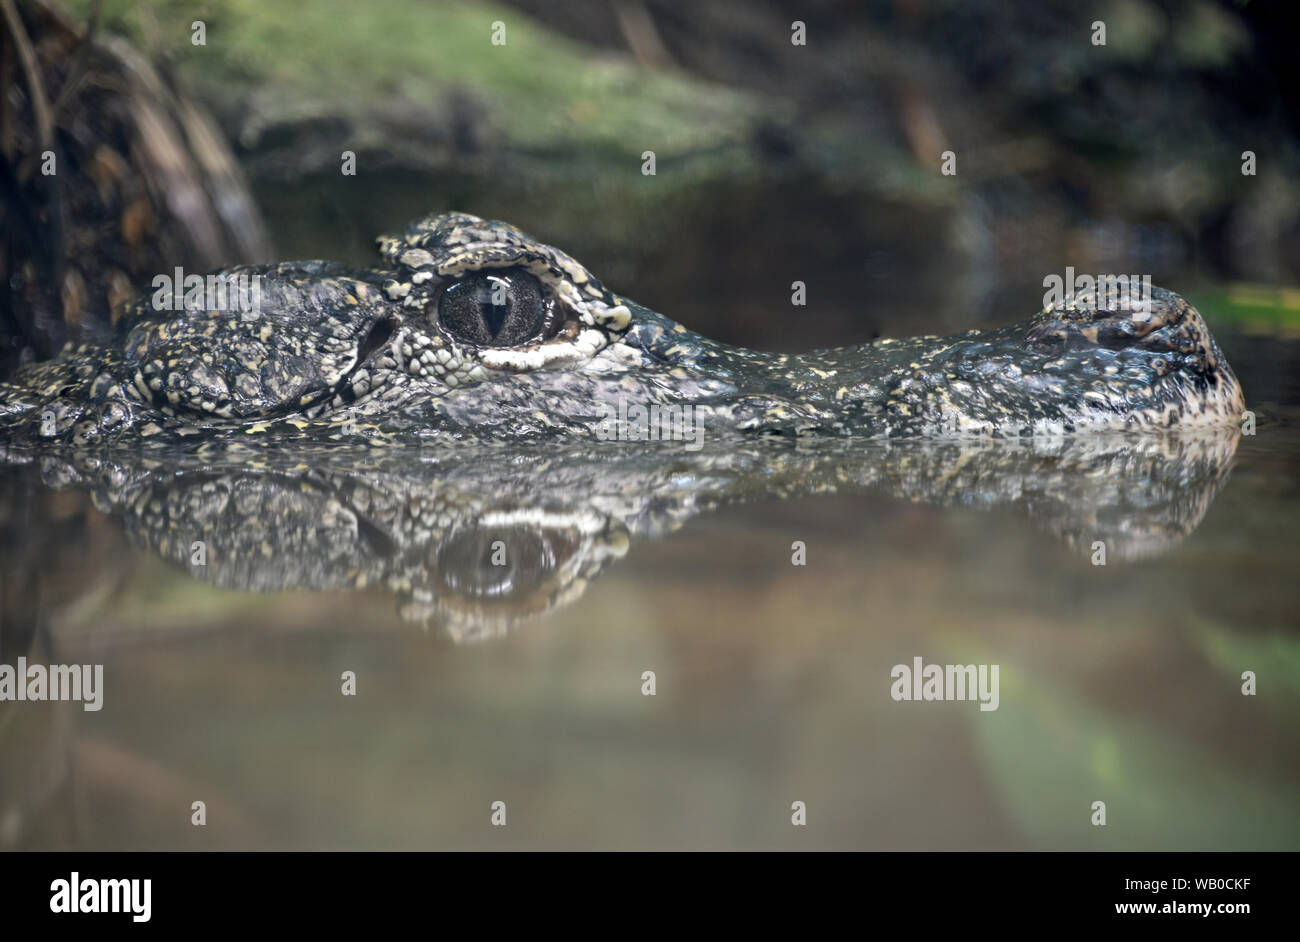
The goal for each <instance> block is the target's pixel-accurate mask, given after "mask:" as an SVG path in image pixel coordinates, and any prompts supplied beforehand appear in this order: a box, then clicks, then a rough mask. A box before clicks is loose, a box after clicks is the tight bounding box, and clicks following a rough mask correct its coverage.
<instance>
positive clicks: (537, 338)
mask: <svg viewBox="0 0 1300 942" xmlns="http://www.w3.org/2000/svg"><path fill="white" fill-rule="evenodd" d="M435 304H436V307H437V312H436V316H437V321H438V324H439V326H440V327H441V328H442V330H443V331H444V332H445V333H447V334H448V335H449V336H451V338H452V339H454V340H456V341H458V342H460V343H463V344H467V345H470V346H474V347H521V346H527V345H530V344H535V343H540V342H541V341H544V340H549V339H551V338H552V337H554V336H555V335H556V334H557V333H559V330H560V328H561V327H562V326H563V323H564V317H563V313H562V309H561V307H560V305H559V304H558V302H557V300H556V298H555V295H554V294H553V293H552V292H551V291H550V290H549V289H548V288H547V287H546V286H544V285H543V284H542V283H541V282H540V281H539V280H538V279H537V278H536V276H534V275H532V274H530V273H529V272H526V271H524V270H523V269H521V268H498V269H485V270H482V271H475V272H470V273H469V274H466V275H464V276H462V277H460V278H457V279H456V280H454V281H450V282H448V283H447V284H446V285H444V286H443V287H442V288H441V290H440V291H439V293H438V296H437V299H436V302H435Z"/></svg>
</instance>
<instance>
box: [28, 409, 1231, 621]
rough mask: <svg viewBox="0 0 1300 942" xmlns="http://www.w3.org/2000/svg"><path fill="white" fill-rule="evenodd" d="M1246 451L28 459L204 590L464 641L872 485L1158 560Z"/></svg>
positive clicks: (826, 446)
mask: <svg viewBox="0 0 1300 942" xmlns="http://www.w3.org/2000/svg"><path fill="white" fill-rule="evenodd" d="M1237 438H1238V435H1237V432H1236V431H1235V430H1231V429H1229V430H1221V431H1217V432H1202V433H1199V434H1197V435H1196V436H1194V437H1193V436H1187V435H1183V436H1180V437H1165V436H1142V437H1131V438H1130V437H1098V436H1078V437H1074V438H1062V439H1057V440H1051V441H1047V440H1042V439H1038V440H1025V441H1016V442H974V441H971V442H966V441H942V442H938V441H917V442H904V443H899V442H890V443H885V442H865V443H864V442H854V443H841V442H826V441H820V442H817V443H815V444H814V445H811V446H805V445H785V444H781V443H759V442H756V443H752V444H748V445H744V446H740V447H729V448H728V449H727V450H725V451H721V450H720V451H709V450H708V449H705V450H704V451H699V452H687V451H684V450H682V451H672V450H669V449H667V448H665V447H663V446H654V447H651V446H644V447H635V446H634V447H628V446H626V445H623V446H619V447H613V446H609V447H606V448H604V449H593V448H591V447H585V448H581V449H572V448H570V449H562V450H556V449H549V450H544V449H536V450H526V451H517V450H512V451H509V452H507V451H504V450H500V449H482V450H464V449H457V450H456V451H454V452H447V453H434V454H430V453H427V452H419V453H412V452H409V451H401V452H399V451H393V452H384V451H371V452H361V453H359V452H357V451H352V450H344V449H333V450H324V449H322V450H318V451H314V452H304V451H302V450H295V451H294V452H293V453H291V454H290V453H283V454H282V453H277V452H271V451H267V450H266V449H264V448H262V449H258V450H257V451H256V452H250V453H249V457H248V461H247V463H244V464H241V465H238V466H236V465H234V464H233V463H232V462H233V460H235V459H232V458H231V457H229V456H227V457H226V458H224V459H223V461H224V462H225V463H220V464H213V463H210V462H204V461H202V460H199V459H197V458H180V457H178V458H176V459H175V460H171V459H169V463H166V464H164V463H161V462H160V461H158V460H157V459H156V458H155V457H153V456H151V457H150V458H148V459H145V458H139V457H136V458H131V457H128V456H123V455H112V456H107V455H87V454H80V455H78V456H77V458H76V463H69V462H67V461H65V460H63V459H61V458H53V457H48V456H40V457H35V456H27V458H26V460H27V462H28V463H29V465H30V466H31V468H32V469H33V470H39V473H40V475H41V477H42V479H43V481H44V483H45V484H46V485H49V486H53V487H56V488H69V487H72V488H79V489H85V490H88V491H90V493H91V495H92V497H93V499H94V502H95V505H96V506H97V507H98V508H99V509H100V510H101V511H104V512H106V513H111V514H114V515H116V516H119V517H120V519H121V521H122V523H123V525H124V526H125V528H126V531H127V533H128V535H129V536H130V538H131V540H132V542H134V543H136V544H137V545H140V546H142V547H146V548H148V549H149V550H151V551H152V552H154V553H157V554H158V555H160V556H162V557H164V558H166V559H169V560H172V561H173V562H175V563H176V564H177V565H179V566H181V567H183V568H184V569H186V571H188V572H189V573H190V574H191V575H192V576H193V577H195V578H197V579H202V580H205V581H208V582H212V583H215V584H217V585H220V586H225V587H231V588H239V589H255V590H261V591H277V590H281V589H287V588H311V589H335V588H347V587H354V588H361V587H366V586H382V587H384V588H386V589H387V590H388V591H391V592H392V593H393V594H394V595H395V596H396V598H397V600H398V608H399V611H400V612H401V614H402V615H403V616H404V617H405V618H408V619H411V620H416V621H422V622H425V623H426V624H435V625H438V626H441V627H443V628H444V629H445V630H446V631H447V633H449V634H450V635H451V636H452V637H453V638H455V639H457V640H466V639H472V638H482V637H487V636H492V635H496V634H500V633H502V632H504V631H505V630H507V629H509V628H510V627H511V626H512V625H514V624H515V623H517V622H519V621H520V620H523V619H527V618H530V617H534V616H538V615H541V614H543V613H545V612H548V611H551V610H553V609H555V608H557V607H558V606H561V605H563V604H566V603H568V602H571V601H572V600H574V599H576V598H577V597H578V596H580V595H581V594H582V592H583V591H584V590H585V588H586V586H587V584H588V583H589V582H590V581H591V580H592V579H594V578H595V577H597V576H598V575H599V574H600V573H601V572H602V571H603V570H604V569H605V568H606V567H607V566H608V565H609V564H610V562H611V561H613V560H615V559H618V558H620V557H622V556H623V555H624V554H625V553H626V552H627V550H628V546H629V544H630V542H631V541H632V540H636V539H652V538H654V537H656V536H658V535H660V534H662V533H664V532H667V531H670V530H673V529H676V528H677V527H679V526H680V525H681V524H682V523H683V522H685V521H686V520H688V519H690V518H691V517H693V516H695V515H696V514H699V513H703V512H707V511H709V510H712V509H714V508H716V507H719V506H722V505H726V504H730V503H736V502H741V501H749V500H757V499H785V498H793V497H802V496H807V495H813V494H828V493H841V494H843V493H859V492H868V491H874V492H881V493H885V494H888V495H892V496H897V497H902V498H907V499H910V500H915V501H923V502H927V503H936V504H961V505H963V506H975V507H993V506H996V505H1004V504H1005V505H1016V506H1020V507H1023V508H1024V509H1025V512H1026V513H1027V514H1028V515H1029V516H1030V517H1031V518H1032V519H1033V520H1035V521H1036V522H1037V523H1038V524H1039V525H1041V526H1042V527H1044V528H1045V529H1047V530H1048V531H1050V532H1052V533H1054V534H1056V535H1057V536H1059V537H1060V538H1061V539H1064V540H1066V541H1067V542H1069V543H1071V544H1074V545H1080V546H1082V547H1085V548H1086V547H1089V546H1091V544H1092V543H1093V542H1094V541H1098V540H1100V541H1104V542H1105V543H1106V547H1107V553H1108V556H1109V557H1110V558H1119V559H1134V558H1140V557H1146V556H1151V555H1156V554H1159V553H1161V552H1163V551H1165V550H1166V549H1168V548H1169V547H1170V546H1172V545H1174V544H1175V543H1177V542H1178V541H1179V540H1180V539H1182V538H1183V537H1185V536H1186V535H1187V534H1189V533H1191V532H1192V530H1194V529H1195V527H1196V526H1197V524H1198V523H1199V522H1200V520H1201V518H1202V517H1203V516H1204V515H1205V512H1206V510H1207V509H1208V507H1209V505H1210V502H1211V501H1212V500H1213V497H1214V494H1215V493H1216V491H1217V490H1218V488H1219V486H1220V485H1221V484H1222V482H1223V481H1224V479H1225V477H1226V475H1227V473H1228V469H1229V467H1230V465H1231V463H1232V459H1233V455H1234V453H1235V451H1236V447H1237ZM8 458H9V460H10V461H11V462H12V461H14V460H19V459H21V458H22V456H19V455H15V454H10V455H9V456H8ZM200 543H201V544H202V546H201V547H200V546H198V545H197V544H200ZM196 554H201V556H200V555H196ZM200 558H201V560H202V563H203V564H202V565H195V564H194V563H195V561H196V559H200Z"/></svg>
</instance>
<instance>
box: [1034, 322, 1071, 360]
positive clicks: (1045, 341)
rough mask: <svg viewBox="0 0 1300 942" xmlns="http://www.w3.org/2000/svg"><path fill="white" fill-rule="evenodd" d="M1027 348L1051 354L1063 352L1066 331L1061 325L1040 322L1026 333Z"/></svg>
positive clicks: (1035, 351)
mask: <svg viewBox="0 0 1300 942" xmlns="http://www.w3.org/2000/svg"><path fill="white" fill-rule="evenodd" d="M1025 349H1026V350H1030V351H1033V352H1034V353H1044V354H1047V355H1049V356H1050V355H1053V354H1057V353H1062V352H1064V351H1065V332H1064V331H1062V330H1061V329H1060V328H1059V327H1054V326H1051V325H1049V324H1039V325H1038V326H1037V327H1033V328H1030V330H1029V332H1028V333H1027V334H1025Z"/></svg>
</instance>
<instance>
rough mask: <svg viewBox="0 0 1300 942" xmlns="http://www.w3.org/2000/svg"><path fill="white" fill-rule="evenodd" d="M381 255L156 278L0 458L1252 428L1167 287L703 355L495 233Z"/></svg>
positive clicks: (467, 232)
mask: <svg viewBox="0 0 1300 942" xmlns="http://www.w3.org/2000/svg"><path fill="white" fill-rule="evenodd" d="M378 242H379V254H380V256H381V259H382V261H381V263H380V264H378V265H377V266H375V267H372V268H362V269H354V268H348V267H346V266H343V265H340V264H336V263H332V262H322V261H313V262H291V263H283V264H276V265H262V266H241V267H237V268H230V269H224V270H222V271H220V272H217V273H215V274H214V275H213V276H209V277H208V278H207V279H206V281H205V280H203V279H198V284H197V285H195V284H192V283H191V279H190V278H189V277H186V278H184V279H183V284H184V286H185V291H184V293H183V295H182V293H181V291H180V287H181V282H180V281H178V282H177V284H175V285H172V286H170V287H169V286H167V284H166V281H167V280H166V279H165V278H164V279H163V280H162V281H163V287H159V288H158V289H157V290H156V291H153V292H150V293H146V294H145V295H143V296H142V297H141V298H139V299H138V300H137V301H135V302H134V303H133V304H131V305H129V307H128V309H127V310H125V311H124V312H122V314H121V315H120V317H119V323H118V333H117V334H116V335H115V339H114V340H113V342H112V343H109V344H85V343H83V344H79V345H68V346H66V347H65V348H64V350H63V351H62V352H61V353H60V354H59V355H58V356H57V357H55V358H54V359H51V360H48V361H45V362H42V363H35V364H29V365H27V366H24V367H22V368H21V369H20V370H19V371H18V372H17V373H16V374H15V376H14V377H13V378H12V379H11V381H9V382H7V383H5V384H3V385H0V443H5V444H7V445H9V446H23V447H30V446H40V447H43V446H45V445H53V446H59V447H66V446H71V447H75V448H86V447H90V446H104V447H110V448H111V447H112V446H115V445H118V444H128V445H131V446H133V447H139V446H140V445H142V444H147V443H151V442H156V443H159V444H161V445H166V446H167V447H173V448H176V447H179V448H183V449H187V450H189V451H199V452H203V453H208V454H213V453H220V452H223V451H228V450H231V449H235V450H241V451H242V450H244V449H246V448H247V447H249V446H252V445H255V444H256V443H261V442H276V443H287V442H313V441H314V442H356V443H360V444H369V445H392V444H422V443H431V444H451V445H461V444H464V443H466V442H475V443H497V444H501V443H511V442H513V443H519V442H521V441H530V442H531V441H545V440H555V439H559V440H564V441H596V440H600V439H608V438H619V439H625V438H630V439H633V440H635V439H638V438H646V439H650V440H656V439H661V438H668V439H675V438H683V437H684V431H685V430H687V429H689V430H690V431H691V432H692V433H693V434H694V433H699V432H701V431H702V433H703V435H706V436H707V437H708V438H709V439H711V440H713V439H716V440H734V439H735V438H736V437H738V436H739V437H754V436H760V437H776V438H790V439H804V438H806V437H810V436H834V437H843V436H850V437H857V436H865V437H870V438H886V439H891V440H892V439H903V438H917V437H919V438H944V437H954V436H955V437H970V436H976V437H993V438H1018V437H1022V436H1031V437H1032V436H1043V435H1046V436H1053V435H1061V434H1066V433H1075V432H1081V431H1093V430H1116V429H1118V430H1130V431H1138V432H1146V431H1148V430H1164V429H1171V428H1181V427H1186V426H1206V425H1230V424H1234V423H1236V422H1238V421H1239V417H1240V415H1241V413H1242V411H1243V409H1244V405H1243V399H1242V392H1241V387H1240V385H1239V384H1238V382H1237V379H1236V377H1235V376H1234V375H1233V372H1232V370H1231V368H1230V367H1229V366H1228V363H1227V361H1226V360H1225V359H1224V357H1223V354H1222V353H1221V352H1220V350H1219V348H1218V346H1217V344H1216V343H1215V341H1214V339H1213V338H1212V337H1211V335H1210V332H1209V330H1208V329H1207V327H1206V325H1205V322H1204V320H1202V318H1201V316H1200V314H1199V313H1197V311H1196V310H1195V308H1193V307H1192V306H1191V305H1190V304H1188V303H1187V301H1186V300H1184V299H1183V298H1182V297H1180V296H1179V295H1177V294H1174V293H1173V292H1170V291H1166V290H1164V289H1160V288H1154V289H1152V291H1151V292H1150V296H1149V297H1146V298H1143V297H1141V296H1136V295H1135V296H1133V297H1127V296H1124V297H1120V298H1119V299H1118V300H1115V299H1112V298H1110V297H1103V295H1102V294H1100V293H1096V294H1088V293H1082V294H1079V295H1075V296H1071V297H1068V298H1065V299H1062V300H1060V301H1057V302H1054V303H1051V304H1048V305H1047V306H1045V307H1044V308H1043V309H1042V310H1041V311H1040V312H1039V313H1037V314H1036V315H1034V316H1032V317H1030V318H1029V319H1027V320H1025V321H1023V322H1021V323H1018V324H1014V325H1012V326H1008V327H1003V328H998V329H993V330H970V331H968V332H966V333H963V334H960V335H957V336H952V337H946V338H940V337H917V338H912V339H907V340H892V339H882V340H876V341H873V342H870V343H866V344H862V345H858V346H851V347H845V348H840V349H834V350H824V351H815V352H811V353H803V354H778V353H766V352H759V351H755V350H748V349H743V348H739V347H733V346H728V345H725V344H722V343H718V342H714V341H712V340H709V339H706V338H705V337H703V336H701V335H699V334H696V333H694V332H692V331H690V330H688V329H687V328H686V327H684V326H682V325H680V324H677V323H675V322H674V321H672V320H670V319H668V318H667V317H664V316H663V315H660V314H658V313H656V312H654V311H651V310H649V309H648V308H645V307H642V306H641V305H638V304H636V303H635V302H633V301H631V300H629V299H627V298H625V297H622V296H620V295H617V294H615V293H614V292H612V291H610V290H609V289H607V288H606V287H604V285H602V284H601V282H600V281H598V280H597V279H596V277H595V276H594V275H593V274H592V273H591V272H590V271H588V270H587V269H586V268H585V267H584V266H583V265H581V264H580V263H579V262H577V261H576V260H575V259H573V258H572V257H570V256H569V255H567V254H566V253H564V252H563V251H561V250H559V249H556V248H553V247H551V246H549V245H546V244H544V243H541V242H539V241H537V240H536V239H533V238H532V237H530V236H528V235H526V234H525V233H523V232H521V231H520V230H519V229H516V228H515V227H514V226H511V225H508V224H506V223H503V222H495V221H485V220H482V219H479V218H477V217H475V216H470V215H465V214H461V213H449V214H440V215H434V216H428V217H425V218H422V219H420V220H418V221H416V222H414V223H412V224H411V225H410V226H408V227H407V229H406V230H405V231H404V232H403V233H402V234H400V235H397V236H385V237H381V238H380V239H379V240H378ZM179 274H180V273H178V275H179ZM157 284H158V282H157V281H156V282H155V285H157ZM214 286H215V289H214ZM225 286H231V287H230V290H228V291H227V290H225ZM174 301H178V302H180V303H173V302H174ZM647 417H648V418H647Z"/></svg>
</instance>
